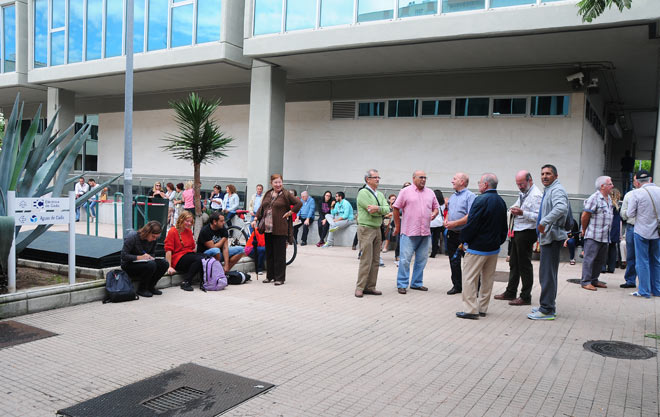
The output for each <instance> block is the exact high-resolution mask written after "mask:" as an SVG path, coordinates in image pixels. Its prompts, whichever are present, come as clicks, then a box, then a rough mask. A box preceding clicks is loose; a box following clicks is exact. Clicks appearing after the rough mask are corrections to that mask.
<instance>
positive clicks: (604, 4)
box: [577, 0, 632, 23]
mask: <svg viewBox="0 0 660 417" xmlns="http://www.w3.org/2000/svg"><path fill="white" fill-rule="evenodd" d="M612 4H614V5H616V7H618V8H619V11H620V12H622V11H623V9H624V8H626V9H630V6H631V5H632V0H580V2H578V4H577V6H578V7H579V8H580V10H579V11H578V14H579V15H580V16H582V21H583V22H589V23H591V21H592V20H594V19H595V18H597V17H598V16H600V15H601V14H603V12H604V11H605V8H608V9H611V8H612Z"/></svg>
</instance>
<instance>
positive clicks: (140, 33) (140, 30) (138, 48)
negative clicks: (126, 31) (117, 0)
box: [133, 0, 144, 53]
mask: <svg viewBox="0 0 660 417" xmlns="http://www.w3.org/2000/svg"><path fill="white" fill-rule="evenodd" d="M133 22H134V23H133V52H134V53H137V52H143V51H144V0H135V2H134V3H133Z"/></svg>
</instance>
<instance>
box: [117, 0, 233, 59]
mask: <svg viewBox="0 0 660 417" xmlns="http://www.w3.org/2000/svg"><path fill="white" fill-rule="evenodd" d="M191 4H192V6H193V9H192V28H191V30H192V33H191V36H190V45H180V46H172V37H173V35H174V31H173V26H172V21H173V17H174V9H176V8H178V7H183V6H189V5H191ZM168 6H169V10H168V13H167V28H168V29H167V48H166V49H178V48H186V47H190V46H194V45H197V0H169V4H168ZM221 18H222V16H221ZM124 20H125V19H124Z"/></svg>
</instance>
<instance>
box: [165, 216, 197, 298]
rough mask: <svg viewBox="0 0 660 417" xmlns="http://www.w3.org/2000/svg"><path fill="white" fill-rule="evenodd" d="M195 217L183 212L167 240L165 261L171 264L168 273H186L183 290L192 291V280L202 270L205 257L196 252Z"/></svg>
mask: <svg viewBox="0 0 660 417" xmlns="http://www.w3.org/2000/svg"><path fill="white" fill-rule="evenodd" d="M192 225H193V216H192V214H190V212H188V211H182V212H181V214H179V218H178V219H177V221H176V226H175V227H172V228H170V230H169V231H168V232H167V237H166V238H165V259H166V260H167V262H168V263H169V264H170V267H169V269H168V270H167V273H168V274H170V275H173V274H176V273H177V272H180V273H185V274H186V275H185V277H184V279H183V282H182V283H181V289H182V290H184V291H192V290H193V288H192V280H193V279H194V278H195V277H196V276H198V275H199V273H200V272H201V270H202V259H203V258H204V255H203V254H201V253H197V252H195V238H194V237H193V233H192Z"/></svg>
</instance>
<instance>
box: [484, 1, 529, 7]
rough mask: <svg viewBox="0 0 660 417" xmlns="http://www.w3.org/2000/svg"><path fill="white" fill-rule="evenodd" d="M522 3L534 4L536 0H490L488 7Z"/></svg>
mask: <svg viewBox="0 0 660 417" xmlns="http://www.w3.org/2000/svg"><path fill="white" fill-rule="evenodd" d="M523 4H536V0H490V7H509V6H521V5H523Z"/></svg>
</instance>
